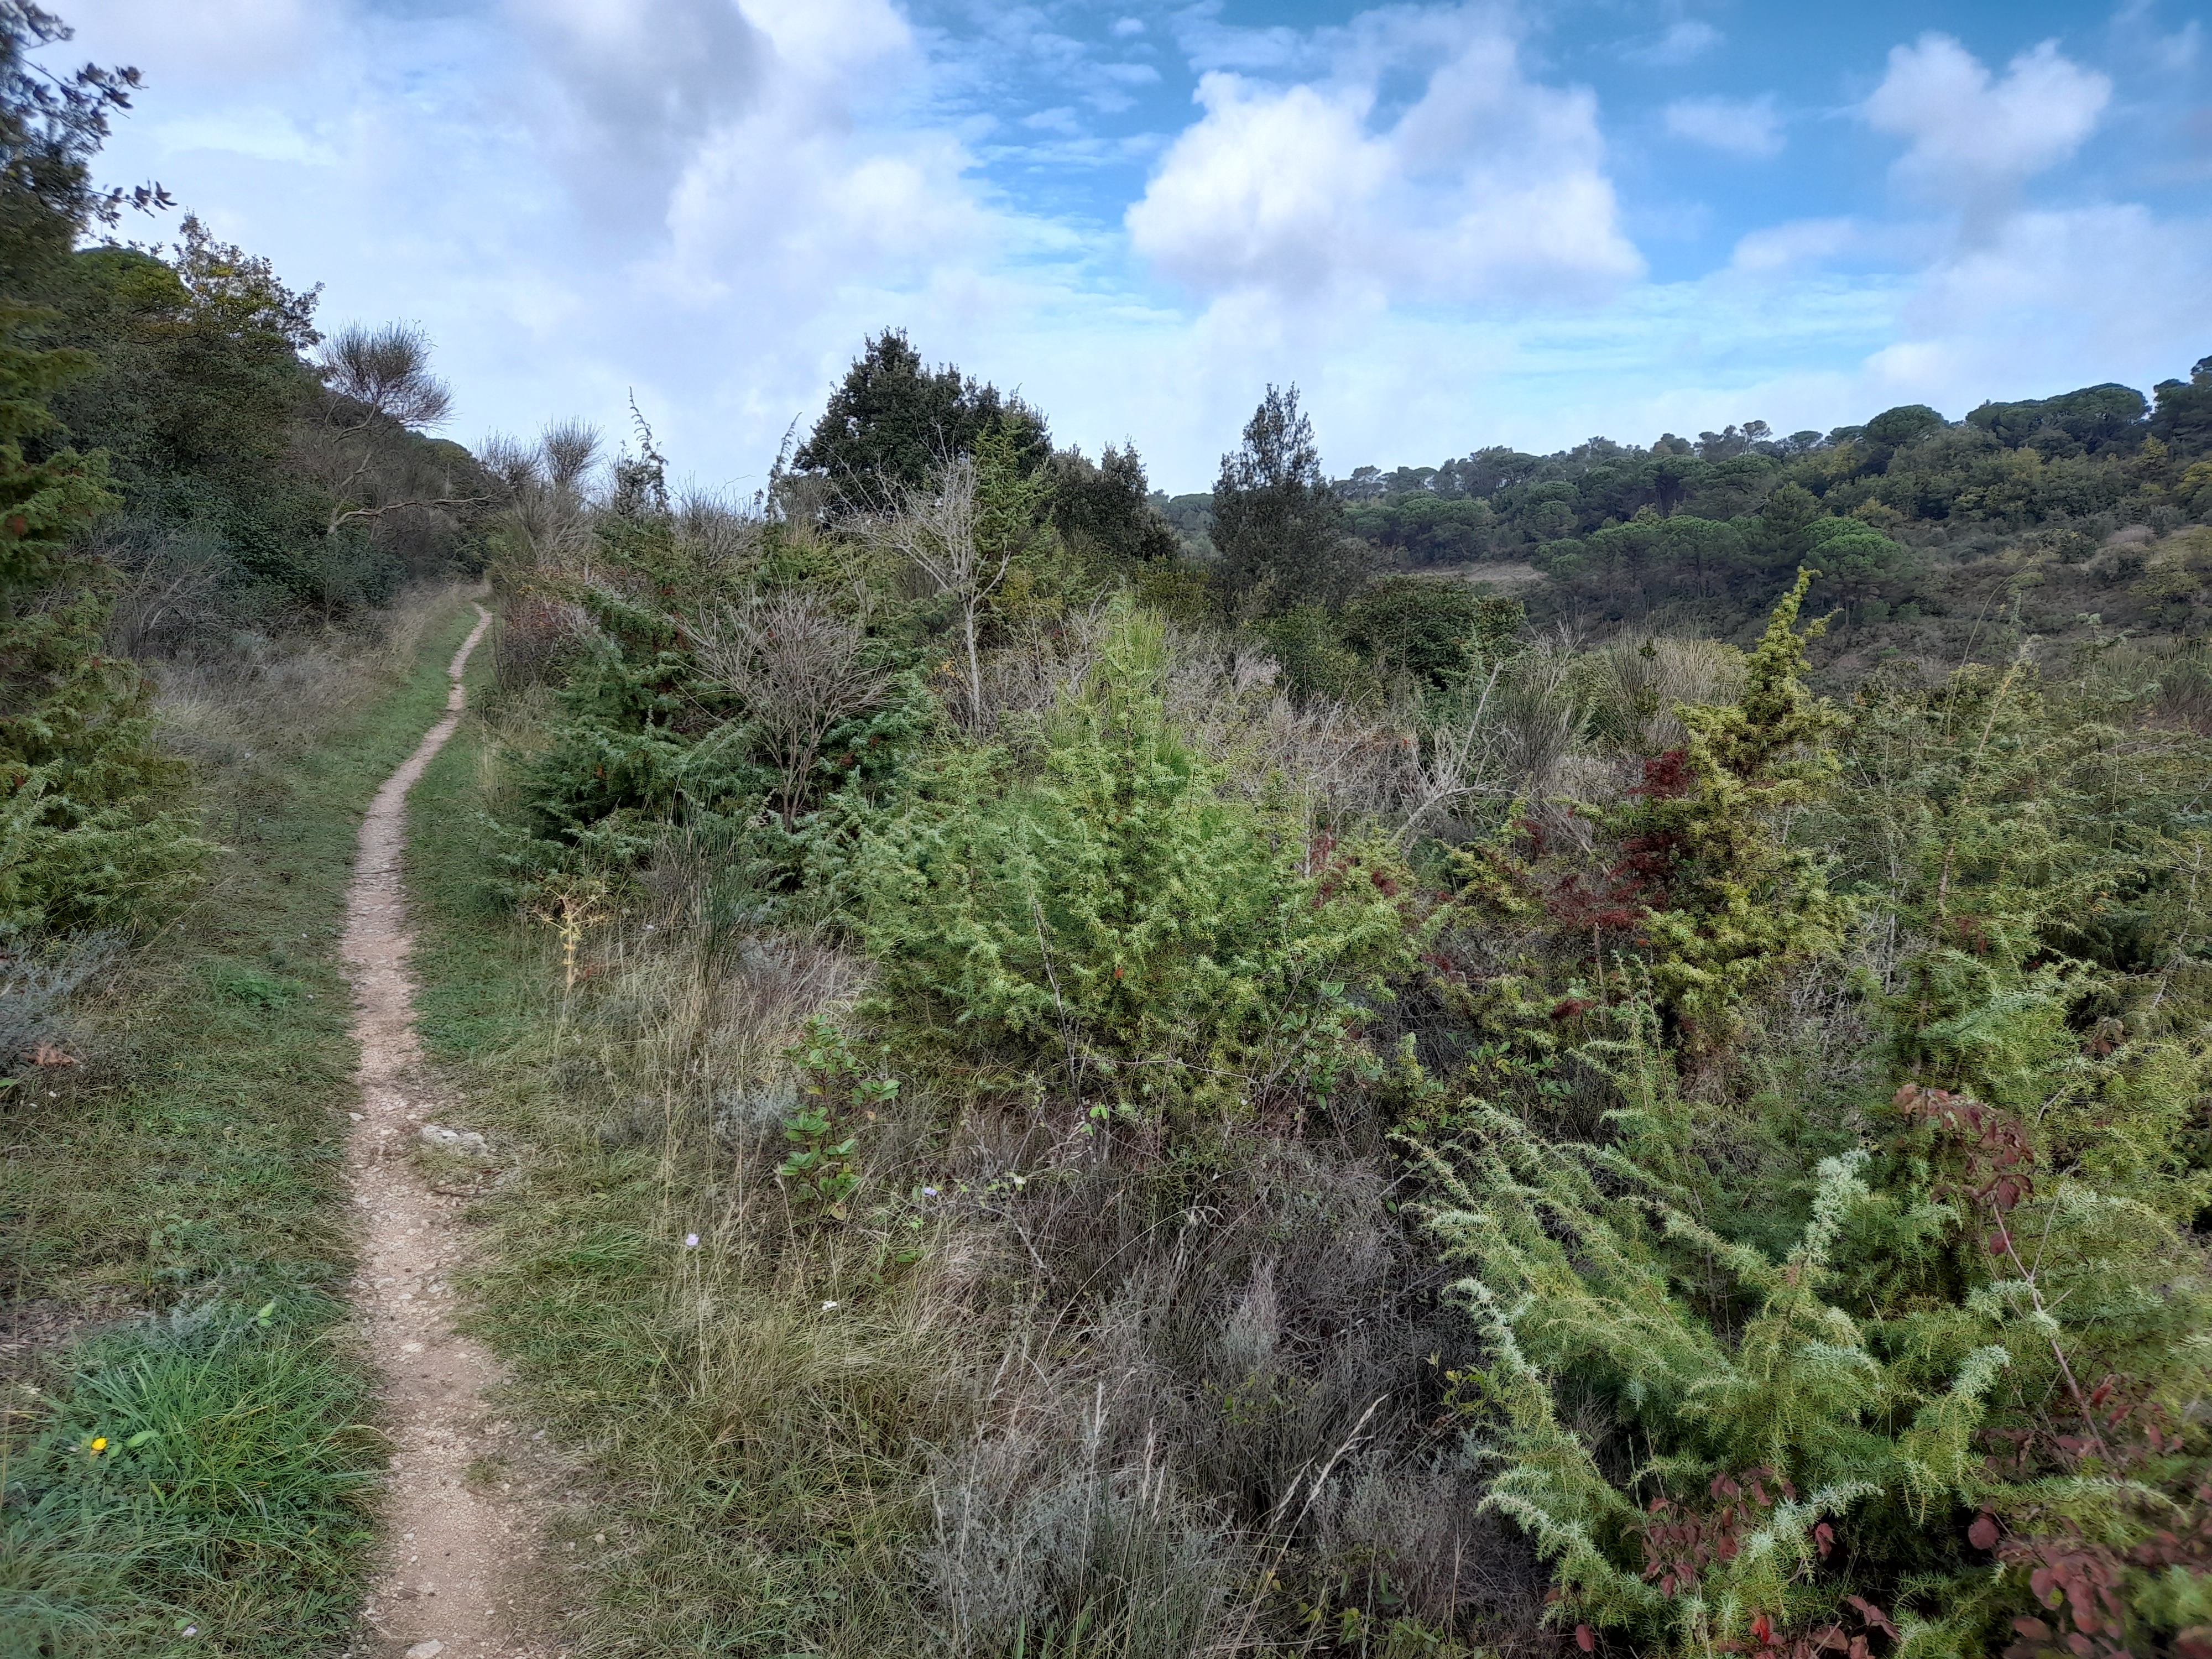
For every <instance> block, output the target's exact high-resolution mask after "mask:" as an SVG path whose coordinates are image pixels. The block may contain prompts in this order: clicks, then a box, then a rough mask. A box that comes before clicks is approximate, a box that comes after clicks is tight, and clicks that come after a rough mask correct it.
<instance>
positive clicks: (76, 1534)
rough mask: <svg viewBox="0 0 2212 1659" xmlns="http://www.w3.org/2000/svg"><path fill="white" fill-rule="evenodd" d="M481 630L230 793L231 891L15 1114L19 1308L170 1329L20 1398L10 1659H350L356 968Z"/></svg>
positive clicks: (85, 1029)
mask: <svg viewBox="0 0 2212 1659" xmlns="http://www.w3.org/2000/svg"><path fill="white" fill-rule="evenodd" d="M473 621H474V613H473V612H472V611H471V610H470V609H469V607H468V606H467V605H466V604H465V603H463V602H462V601H460V600H459V599H453V600H452V601H451V602H450V603H449V604H447V605H445V606H443V607H442V608H441V610H440V611H438V612H437V613H436V614H435V617H433V619H432V621H431V623H430V625H429V626H428V628H427V629H425V631H424V633H423V635H422V639H421V641H420V647H419V649H418V651H417V653H416V657H415V659H414V662H413V665H412V668H411V671H408V672H407V673H405V674H404V675H402V674H398V673H382V674H380V673H379V672H378V671H374V670H373V669H369V668H366V667H361V668H356V669H352V670H349V671H352V672H357V673H359V674H361V675H362V684H361V685H360V686H359V687H358V688H357V692H358V695H356V696H353V697H352V698H351V699H350V700H349V701H347V702H344V703H343V705H342V708H341V712H340V713H339V714H337V715H336V716H334V717H333V718H332V720H331V724H330V726H328V727H327V728H326V729H325V730H324V731H321V732H313V733H309V734H307V735H306V736H305V737H304V738H301V737H300V736H298V735H297V734H295V739H294V744H293V748H292V752H291V753H290V754H289V755H285V756H282V757H279V758H277V759H276V760H274V761H270V760H269V759H268V757H263V762H262V763H261V764H259V765H258V766H255V765H238V766H231V767H228V768H227V769H225V771H224V772H223V773H222V774H221V775H220V782H219V785H218V787H216V788H214V789H211V790H210V803H209V806H210V810H209V817H210V824H211V826H212V828H213V829H214V830H215V832H216V836H217V838H218V839H220V840H221V841H222V842H223V843H224V845H225V846H226V847H227V848H230V849H231V850H230V851H228V853H227V854H224V855H223V856H222V859H221V860H219V862H218V865H217V867H216V870H215V872H213V876H214V879H213V880H212V882H211V884H210V887H209V888H208V890H206V891H205V892H204V894H203V895H202V896H200V897H199V899H198V900H197V902H195V903H194V904H193V905H192V906H191V908H190V909H189V910H188V911H187V912H186V913H185V914H184V915H181V916H179V917H178V918H176V919H175V920H174V921H172V922H171V923H170V924H169V925H168V926H167V927H166V928H164V929H163V930H162V932H161V933H160V934H159V935H158V936H157V937H155V938H154V939H151V940H150V941H148V942H146V943H144V944H143V945H141V946H140V947H139V948H137V950H135V951H133V952H132V954H131V957H129V958H128V959H127V961H126V962H125V964H124V965H123V967H122V969H121V970H120V971H119V972H118V974H117V975H115V976H114V977H113V980H112V982H111V983H110V985H109V986H108V987H107V988H106V990H105V991H103V992H101V993H100V994H98V995H97V996H96V997H94V999H93V1000H92V1001H91V1006H88V1007H84V1008H82V1009H81V1010H80V1011H79V1014H78V1029H77V1034H76V1035H77V1039H78V1042H79V1043H80V1046H81V1047H82V1049H83V1051H84V1064H83V1065H82V1066H79V1067H76V1068H71V1069H70V1070H69V1071H67V1072H64V1073H63V1074H62V1079H61V1080H58V1081H56V1082H54V1083H52V1084H42V1085H41V1087H40V1089H39V1090H38V1091H36V1092H35V1093H33V1094H32V1095H31V1096H30V1097H27V1098H18V1099H16V1100H14V1101H12V1102H10V1103H9V1105H8V1107H7V1108H6V1111H5V1118H4V1134H5V1137H6V1139H7V1140H8V1141H9V1143H11V1152H10V1155H9V1158H7V1159H6V1160H5V1162H6V1165H7V1174H6V1176H5V1178H4V1179H5V1186H4V1188H0V1197H3V1198H4V1203H5V1215H4V1225H0V1249H4V1250H5V1252H6V1256H5V1261H4V1265H0V1272H4V1273H5V1275H6V1281H7V1284H8V1287H9V1290H10V1291H11V1292H12V1293H13V1295H14V1296H15V1297H16V1298H17V1299H18V1300H42V1301H49V1302H52V1303H57V1304H63V1305H64V1306H69V1307H74V1308H86V1309H92V1310H100V1309H106V1310H113V1311H115V1312H118V1313H120V1312H123V1311H126V1310H154V1311H155V1312H158V1313H160V1314H162V1315H164V1316H165V1317H162V1318H160V1319H156V1320H151V1321H140V1322H135V1323H132V1324H131V1325H128V1326H126V1327H125V1328H123V1329H122V1330H121V1331H119V1332H118V1334H112V1335H110V1336H107V1337H105V1338H101V1339H99V1340H94V1341H91V1342H87V1343H82V1344H79V1345H78V1346H76V1348H75V1349H73V1350H71V1351H70V1352H68V1353H66V1354H64V1356H62V1357H61V1358H60V1359H58V1361H54V1362H50V1363H49V1364H48V1365H47V1367H46V1370H44V1371H42V1372H38V1373H35V1374H33V1375H32V1376H27V1377H26V1378H23V1379H21V1380H19V1381H18V1382H16V1383H14V1384H13V1385H12V1389H13V1397H12V1398H11V1400H10V1401H9V1407H8V1409H9V1431H10V1432H9V1437H8V1443H7V1448H6V1455H7V1456H8V1458H9V1467H8V1468H7V1469H6V1471H5V1480H6V1486H7V1493H6V1495H7V1500H8V1506H7V1516H6V1520H7V1534H6V1551H7V1553H6V1556H5V1558H4V1561H5V1565H4V1568H0V1571H4V1573H5V1577H0V1609H3V1610H4V1611H0V1620H7V1619H12V1620H15V1621H16V1622H15V1623H5V1622H0V1652H5V1653H6V1654H8V1655H10V1656H12V1655H14V1654H16V1653H25V1654H33V1653H40V1652H52V1653H56V1654H64V1653H76V1652H83V1653H88V1654H89V1653H99V1654H102V1655H109V1654H164V1653H167V1652H170V1651H172V1650H175V1651H179V1652H182V1651H185V1650H189V1651H191V1652H193V1653H196V1654H206V1653H211V1652H212V1653H227V1654H234V1655H240V1656H248V1655H252V1656H260V1655H267V1656H270V1659H275V1656H279V1655H283V1656H292V1655H297V1654H301V1653H303V1652H310V1651H317V1650H330V1649H332V1648H334V1647H335V1646H336V1645H337V1644H338V1643H340V1642H341V1641H342V1640H343V1631H344V1628H345V1626H346V1622H347V1620H348V1619H349V1617H350V1610H351V1607H352V1606H353V1604H354V1602H355V1601H356V1596H357V1593H358V1588H359V1579H360V1574H361V1571H362V1559H363V1548H362V1546H363V1544H364V1542H365V1541H366V1540H367V1538H368V1528H367V1524H366V1519H365V1516H366V1510H365V1509H364V1507H363V1505H364V1501H365V1498H366V1490H365V1487H366V1480H365V1477H364V1475H363V1474H362V1471H363V1470H364V1469H366V1468H368V1466H369V1465H370V1463H371V1462H373V1450H374V1449H373V1446H372V1444H371V1438H372V1437H370V1436H369V1435H368V1432H367V1431H364V1430H363V1429H362V1428H361V1427H360V1426H359V1425H361V1424H362V1421H363V1419H365V1418H366V1417H367V1416H368V1414H369V1413H370V1410H371V1402H370V1401H369V1400H368V1397H367V1395H366V1391H365V1388H364V1384H363V1380H362V1376H361V1374H360V1372H359V1370H357V1368H356V1366H355V1364H353V1363H352V1360H351V1358H350V1356H349V1354H348V1353H347V1352H345V1350H344V1347H343V1343H342V1342H341V1341H340V1340H337V1336H336V1334H335V1332H334V1329H333V1326H334V1322H335V1321H336V1319H337V1317H338V1316H339V1315H340V1314H341V1313H342V1311H343V1310H342V1307H341V1305H340V1304H339V1302H338V1300H337V1297H338V1295H339V1291H340V1287H341V1284H342V1281H343V1277H344V1275H345V1273H347V1271H348V1270H349V1250H350V1248H351V1246H350V1235H349V1227H348V1224H347V1221H346V1215H345V1205H344V1201H343V1192H342V1177H343V1162H342V1160H343V1138H344V1133H345V1129H346V1127H347V1119H346V1115H345V1114H346V1109H347V1108H348V1107H349V1105H351V1104H352V1103H353V1097H354V1092H353V1084H352V1073H353V1068H354V1064H355V1059H356V1056H355V1053H354V1049H353V1046H352V1042H351V1038H350V1035H349V1002H348V998H347V994H346V987H345V983H344V979H343V972H342V969H341V968H340V966H339V963H338V961H337V943H338V938H339V934H340V932H341V929H342V927H343V917H344V904H345V887H346V882H347V879H348V877H349V873H350V871H351V867H352V862H353V856H354V848H355V836H356V830H357V829H358V826H359V823H360V820H361V815H362V811H364V810H365V809H366V807H367V805H368V799H369V797H370V796H371V795H372V794H373V793H374V791H375V789H376V787H377V786H378V785H379V784H380V783H381V782H382V781H383V780H384V778H385V777H386V775H388V774H389V773H390V772H391V770H392V769H393V768H394V767H395V766H397V765H398V763H399V762H400V761H402V760H403V759H404V758H405V757H406V756H407V754H408V753H409V752H410V750H412V749H413V748H414V746H415V744H416V743H418V742H419V741H420V740H421V737H422V732H423V730H424V729H425V728H426V727H427V726H429V724H430V723H431V722H432V721H433V720H435V718H436V716H437V713H438V711H439V709H440V708H441V706H442V704H443V702H444V700H445V684H446V682H445V677H444V665H445V664H446V662H447V660H448V659H450V658H451V656H452V653H453V649H454V647H455V646H456V645H457V644H458V643H459V640H460V638H461V636H462V635H464V634H465V632H466V631H467V629H468V627H469V625H470V624H471V623H472V622H473ZM262 1310H265V1313H263V1316H260V1317H256V1315H257V1312H262ZM34 1388H40V1389H43V1392H42V1393H39V1392H33V1389H34ZM125 1425H129V1426H125ZM118 1428H121V1429H122V1430H123V1432H122V1433H120V1434H118V1432H117V1429H118ZM148 1430H150V1431H152V1432H151V1433H150V1434H149V1435H148V1436H147V1437H145V1438H143V1439H142V1440H141V1442H140V1443H139V1445H138V1446H137V1447H135V1448H131V1449H129V1450H127V1451H125V1452H119V1453H118V1452H116V1451H114V1450H113V1449H112V1447H113V1445H114V1444H116V1443H119V1442H127V1441H128V1439H129V1438H130V1437H132V1436H135V1435H138V1434H140V1433H141V1432H142V1431H148ZM101 1435H104V1436H105V1437H106V1438H107V1439H108V1440H109V1441H110V1443H111V1450H110V1451H109V1452H108V1453H106V1454H104V1455H102V1456H100V1457H99V1458H93V1457H91V1456H90V1455H88V1453H87V1452H85V1451H84V1450H83V1449H82V1447H83V1446H85V1445H86V1444H88V1442H89V1439H90V1438H91V1437H94V1436H101ZM186 1626H190V1627H191V1628H193V1629H194V1630H195V1632H197V1633H196V1634H195V1635H194V1636H193V1637H191V1638H186V1637H185V1636H183V1635H182V1634H181V1632H182V1631H183V1629H184V1628H185V1627H186ZM33 1631H35V1632H38V1634H36V1635H35V1636H33V1635H31V1634H28V1633H27V1632H33ZM41 1644H45V1645H43V1646H42V1645H41ZM180 1644H182V1645H180Z"/></svg>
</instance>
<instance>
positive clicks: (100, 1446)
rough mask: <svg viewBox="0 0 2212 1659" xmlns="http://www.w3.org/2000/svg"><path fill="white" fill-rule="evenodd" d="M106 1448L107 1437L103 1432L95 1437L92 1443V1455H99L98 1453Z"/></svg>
mask: <svg viewBox="0 0 2212 1659" xmlns="http://www.w3.org/2000/svg"><path fill="white" fill-rule="evenodd" d="M106 1449H107V1437H106V1435H104V1434H103V1435H101V1436H100V1437H99V1438H97V1439H96V1440H94V1442H93V1443H92V1455H94V1457H97V1456H99V1455H100V1453H102V1452H104V1451H106Z"/></svg>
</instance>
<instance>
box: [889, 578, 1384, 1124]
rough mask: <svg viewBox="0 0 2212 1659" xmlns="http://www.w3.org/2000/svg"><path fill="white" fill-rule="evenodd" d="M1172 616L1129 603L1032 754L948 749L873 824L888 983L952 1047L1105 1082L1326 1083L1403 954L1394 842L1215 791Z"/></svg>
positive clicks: (1200, 1085) (1259, 1088) (1178, 1098)
mask: <svg viewBox="0 0 2212 1659" xmlns="http://www.w3.org/2000/svg"><path fill="white" fill-rule="evenodd" d="M1165 665H1166V643H1165V636H1164V628H1163V626H1162V624H1161V623H1160V622H1159V621H1158V618H1157V617H1152V616H1151V615H1150V614H1148V613H1146V612H1143V611H1137V610H1134V609H1133V608H1132V607H1128V606H1127V605H1126V604H1125V605H1123V607H1122V609H1121V614H1120V615H1119V617H1117V619H1116V621H1115V625H1114V627H1113V629H1112V630H1111V632H1110V634H1109V637H1108V639H1107V641H1106V642H1105V644H1104V647H1103V650H1102V652H1101V655H1100V660H1099V664H1098V666H1097V670H1096V671H1095V673H1094V675H1093V676H1092V678H1091V683H1090V684H1089V686H1088V687H1087V688H1086V690H1085V691H1084V693H1083V694H1082V695H1081V696H1078V697H1074V698H1071V699H1068V700H1066V702H1063V704H1062V706H1061V707H1060V708H1059V709H1058V710H1057V711H1056V713H1055V714H1054V716H1053V718H1052V720H1051V721H1050V723H1049V726H1048V732H1047V734H1046V738H1045V744H1044V752H1043V754H1042V758H1041V761H1040V763H1039V764H1038V765H1036V767H1035V768H1034V769H1024V767H1022V766H1021V765H1019V764H1018V763H1017V760H1016V758H1015V757H1013V756H1012V755H1011V754H1010V753H1008V752H1007V751H1006V750H999V749H982V750H966V751H960V752H956V753H953V754H951V755H949V756H946V757H944V758H943V759H941V760H940V761H939V762H938V763H936V764H935V766H934V767H933V769H931V770H930V772H929V774H928V775H927V777H926V778H925V779H924V780H923V781H921V783H920V784H918V785H917V787H916V797H915V799H914V800H913V801H912V803H911V804H910V805H908V806H907V807H906V808H905V809H904V810H903V811H900V812H899V813H897V814H896V816H895V817H892V818H890V820H889V821H888V822H887V823H885V824H884V826H883V827H882V829H880V830H878V831H877V832H875V833H873V834H872V835H870V836H867V837H866V842H865V844H864V847H863V850H862V853H861V855H860V871H859V875H858V881H859V884H860V890H861V891H862V895H863V897H862V901H861V907H862V908H861V915H860V932H861V937H862V939H863V940H864V942H865V943H866V945H867V947H868V949H869V951H870V952H871V953H872V955H873V956H874V957H876V959H877V960H878V962H879V963H881V964H882V968H883V978H882V981H881V984H880V987H879V989H878V994H877V996H876V999H875V1006H877V1007H878V1009H879V1010H881V1011H882V1012H883V1013H884V1015H885V1016H886V1017H888V1018H895V1019H897V1020H900V1021H902V1022H905V1023H908V1024H927V1025H930V1026H932V1027H933V1030H936V1031H937V1033H938V1035H939V1037H940V1038H941V1040H943V1041H945V1042H951V1043H952V1044H954V1045H956V1046H959V1047H966V1048H974V1047H976V1046H979V1045H981V1046H984V1047H988V1046H990V1045H992V1044H994V1043H1000V1042H1012V1043H1013V1044H1015V1045H1016V1046H1017V1047H1018V1048H1021V1049H1024V1050H1027V1051H1029V1052H1030V1053H1032V1054H1053V1055H1056V1056H1058V1057H1059V1061H1060V1062H1062V1063H1064V1065H1065V1067H1066V1073H1067V1074H1068V1082H1069V1085H1070V1086H1071V1087H1072V1088H1073V1089H1075V1090H1077V1091H1079V1092H1080V1093H1085V1094H1089V1095H1093V1096H1095V1097H1103V1099H1101V1100H1100V1103H1099V1104H1098V1105H1097V1107H1096V1108H1095V1109H1097V1110H1102V1111H1103V1110H1104V1109H1107V1107H1108V1105H1109V1104H1110V1105H1112V1106H1116V1107H1121V1108H1139V1107H1141V1108H1145V1109H1158V1108H1160V1107H1163V1106H1164V1105H1167V1104H1169V1103H1176V1102H1182V1101H1192V1102H1200V1101H1202V1102H1206V1103H1231V1102H1236V1103H1245V1102H1250V1101H1252V1100H1254V1099H1255V1098H1257V1097H1261V1096H1265V1095H1267V1094H1269V1093H1271V1092H1275V1091H1301V1090H1311V1091H1315V1092H1316V1093H1320V1094H1323V1095H1325V1094H1327V1093H1328V1092H1329V1091H1331V1090H1332V1089H1334V1087H1335V1086H1336V1085H1337V1083H1338V1081H1339V1079H1340V1078H1342V1077H1343V1076H1344V1074H1345V1073H1346V1072H1347V1071H1348V1070H1350V1069H1352V1068H1354V1067H1356V1066H1360V1065H1362V1064H1364V1054H1365V1051H1364V1048H1363V1047H1362V1045H1361V1044H1360V1042H1359V1041H1358V1030H1359V1027H1360V1025H1361V1023H1362V1021H1363V1018H1364V1014H1365V1011H1366V1006H1367V1005H1368V1004H1369V1003H1370V1002H1371V1001H1372V1000H1374V999H1376V998H1378V997H1380V996H1381V995H1383V987H1384V981H1385V980H1386V978H1387V976H1388V975H1389V974H1390V973H1391V972H1393V971H1394V970H1395V969H1400V968H1401V967H1403V966H1404V965H1406V964H1407V962H1408V961H1409V960H1410V957H1409V952H1408V949H1407V942H1406V941H1407V927H1406V919H1405V917H1404V915H1402V914H1401V908H1400V904H1399V902H1397V898H1396V895H1397V894H1398V891H1399V888H1400V884H1401V881H1402V880H1404V879H1406V878H1405V877H1404V873H1403V872H1402V870H1401V869H1400V868H1399V866H1397V865H1396V863H1395V857H1394V855H1392V854H1389V853H1388V852H1387V851H1385V850H1383V848H1380V847H1360V848H1349V849H1338V848H1330V847H1326V846H1323V847H1319V848H1309V847H1308V846H1307V844H1306V842H1305V839H1304V833H1303V830H1302V829H1301V828H1300V826H1299V824H1298V821H1297V818H1296V817H1295V816H1294V815H1292V814H1291V813H1290V812H1288V811H1281V810H1278V809H1276V808H1274V807H1272V806H1270V805H1267V804H1266V803H1264V802H1262V803H1258V804H1255V803H1252V802H1249V801H1246V800H1242V799H1236V798H1234V797H1231V796H1230V795H1227V794H1225V793H1223V792H1222V791H1221V790H1220V789H1219V788H1218V787H1217V780H1216V778H1215V776H1214V775H1213V773H1212V770H1211V769H1210V768H1209V767H1208V766H1207V764H1206V762H1205V761H1204V760H1203V759H1202V758H1201V757H1200V756H1199V755H1198V754H1197V753H1196V752H1195V751H1194V750H1193V749H1192V748H1191V747H1190V745H1189V744H1188V743H1187V742H1186V741H1185V740H1184V739H1183V738H1182V736H1181V735H1180V734H1179V733H1178V732H1176V730H1175V728H1174V727H1173V726H1172V725H1171V724H1170V721H1169V720H1168V718H1167V715H1166V713H1165V711H1164V706H1163V702H1162V698H1161V693H1160V678H1161V675H1162V673H1163V671H1164V667H1165Z"/></svg>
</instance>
